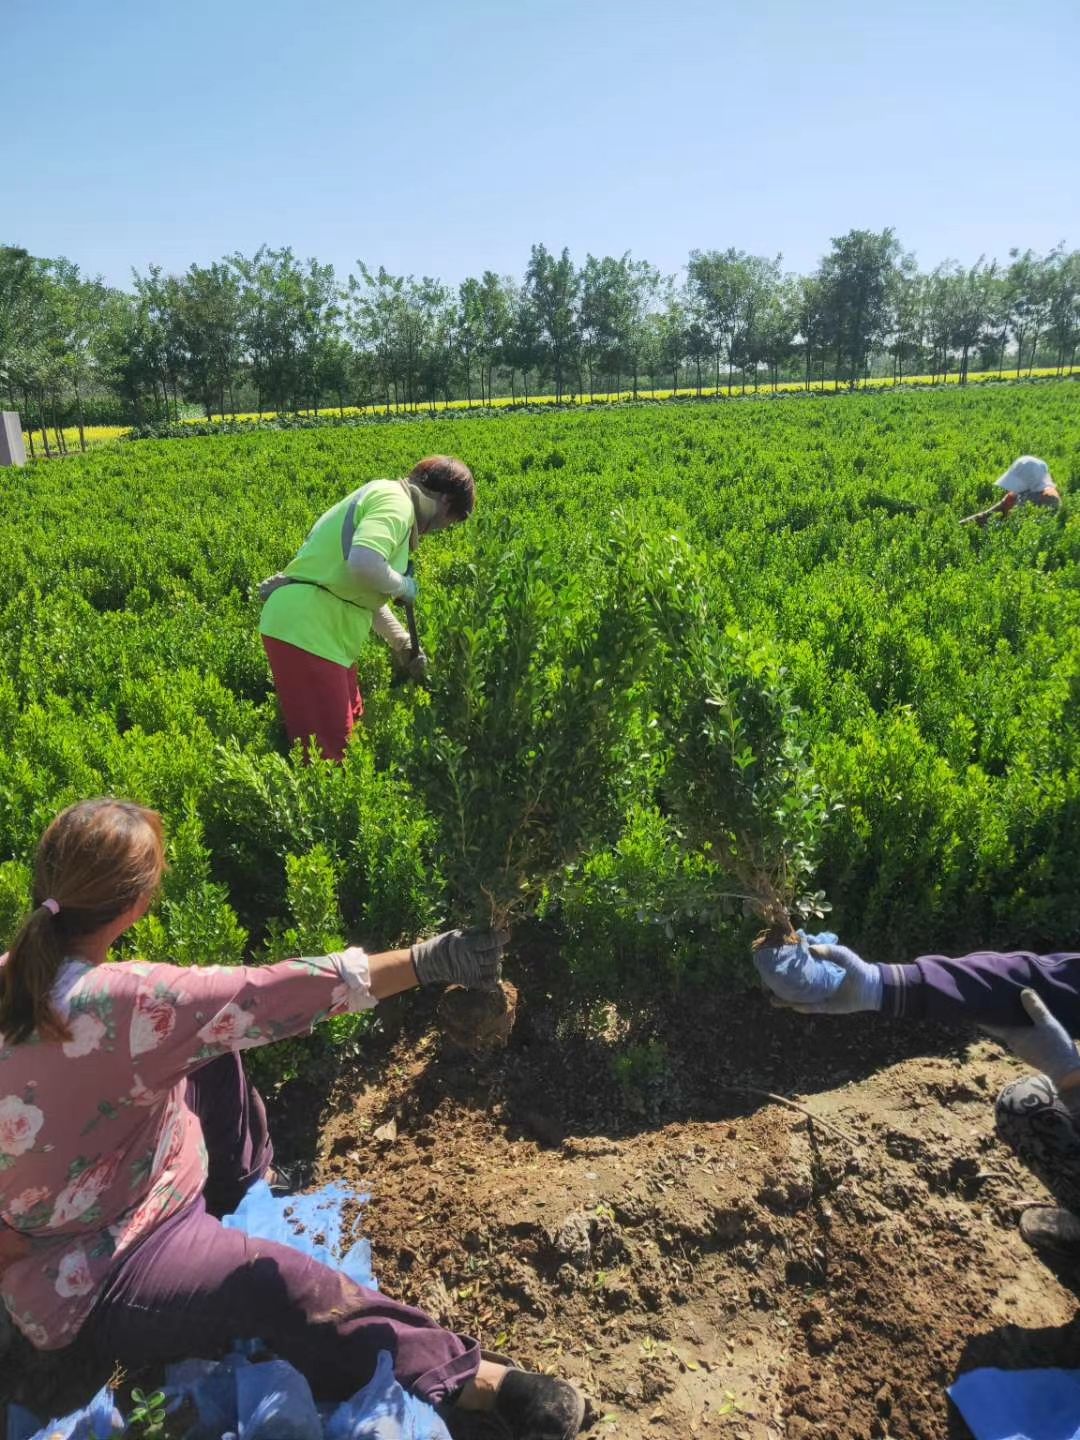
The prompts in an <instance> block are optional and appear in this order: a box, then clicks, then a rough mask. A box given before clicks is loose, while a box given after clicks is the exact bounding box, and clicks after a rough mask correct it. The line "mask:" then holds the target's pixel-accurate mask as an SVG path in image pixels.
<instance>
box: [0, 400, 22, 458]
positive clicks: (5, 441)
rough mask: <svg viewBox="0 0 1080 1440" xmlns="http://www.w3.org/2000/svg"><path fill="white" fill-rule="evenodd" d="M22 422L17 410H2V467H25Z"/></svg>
mask: <svg viewBox="0 0 1080 1440" xmlns="http://www.w3.org/2000/svg"><path fill="white" fill-rule="evenodd" d="M25 464H26V446H25V445H24V444H23V435H22V421H21V420H20V419H19V412H18V411H17V410H0V465H25Z"/></svg>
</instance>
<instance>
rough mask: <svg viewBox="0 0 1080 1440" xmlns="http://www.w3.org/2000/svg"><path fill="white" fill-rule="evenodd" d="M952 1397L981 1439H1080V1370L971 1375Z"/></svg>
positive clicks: (977, 1439)
mask: <svg viewBox="0 0 1080 1440" xmlns="http://www.w3.org/2000/svg"><path fill="white" fill-rule="evenodd" d="M949 1395H950V1397H951V1398H952V1401H953V1404H954V1405H955V1406H956V1408H957V1409H958V1410H959V1411H960V1413H961V1415H963V1417H964V1419H965V1420H966V1422H967V1424H968V1427H969V1428H970V1430H971V1433H972V1434H973V1435H974V1436H975V1440H1080V1370H1054V1369H1046V1370H997V1369H994V1368H992V1367H987V1368H986V1369H982V1370H969V1371H968V1372H967V1373H966V1374H964V1375H961V1376H960V1377H959V1378H958V1379H957V1380H955V1381H954V1382H953V1384H952V1385H950V1387H949Z"/></svg>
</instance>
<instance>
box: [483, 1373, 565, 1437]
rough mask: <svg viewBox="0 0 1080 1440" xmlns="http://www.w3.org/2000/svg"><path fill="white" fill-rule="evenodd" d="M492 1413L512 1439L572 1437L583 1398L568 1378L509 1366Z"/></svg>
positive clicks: (496, 1395) (497, 1393)
mask: <svg viewBox="0 0 1080 1440" xmlns="http://www.w3.org/2000/svg"><path fill="white" fill-rule="evenodd" d="M495 1414H496V1415H497V1416H498V1418H499V1419H500V1420H501V1421H502V1422H503V1424H504V1425H505V1426H506V1427H507V1428H508V1429H509V1431H510V1433H511V1435H513V1436H514V1440H574V1436H575V1435H576V1434H577V1433H578V1431H579V1430H580V1429H581V1422H582V1420H584V1418H585V1401H584V1400H583V1399H582V1397H581V1395H580V1393H579V1392H578V1391H577V1390H576V1389H575V1388H574V1386H573V1385H571V1384H570V1383H569V1381H567V1380H556V1379H555V1377H554V1376H553V1375H534V1374H532V1373H531V1372H530V1371H528V1370H508V1371H507V1373H506V1375H505V1376H504V1378H503V1381H502V1384H501V1385H500V1386H499V1388H498V1390H497V1392H496V1394H495Z"/></svg>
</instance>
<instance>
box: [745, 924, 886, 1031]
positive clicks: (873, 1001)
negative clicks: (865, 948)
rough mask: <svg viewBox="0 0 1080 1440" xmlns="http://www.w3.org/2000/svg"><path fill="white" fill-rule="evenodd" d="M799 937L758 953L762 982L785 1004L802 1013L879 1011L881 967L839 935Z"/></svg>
mask: <svg viewBox="0 0 1080 1440" xmlns="http://www.w3.org/2000/svg"><path fill="white" fill-rule="evenodd" d="M796 933H797V934H798V936H799V943H798V945H781V946H779V947H778V948H776V947H772V946H768V947H764V948H762V949H761V950H758V951H757V952H756V953H755V955H754V964H755V965H756V967H757V972H758V974H759V975H760V976H761V978H762V980H763V981H764V982H765V984H766V985H767V986H768V988H769V989H770V990H771V991H772V993H773V994H774V995H775V996H776V997H777V1000H778V1001H779V1003H780V1004H781V1005H785V1006H788V1007H790V1008H791V1009H792V1010H798V1011H799V1012H800V1013H801V1014H803V1015H854V1014H855V1013H857V1012H858V1011H860V1010H880V1009H881V1003H882V999H883V986H882V980H881V970H880V968H879V967H878V966H877V965H869V964H867V962H866V961H865V960H862V959H860V957H859V956H858V955H856V954H855V952H854V950H849V949H848V948H847V946H846V945H837V944H836V943H835V942H836V936H835V935H831V934H829V933H828V932H825V933H823V934H821V935H805V934H804V933H803V931H801V930H799V931H797V932H796Z"/></svg>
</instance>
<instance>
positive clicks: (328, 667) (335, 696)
mask: <svg viewBox="0 0 1080 1440" xmlns="http://www.w3.org/2000/svg"><path fill="white" fill-rule="evenodd" d="M262 642H263V649H264V650H265V651H266V658H267V659H268V660H269V661H270V673H271V674H272V675H273V677H274V688H275V689H276V690H277V693H278V699H279V700H280V701H281V713H282V716H283V718H284V720H285V733H286V734H287V735H288V737H289V744H290V745H292V744H293V743H294V742H295V741H297V740H310V739H313V740H314V742H315V744H316V745H317V746H318V749H319V751H320V753H321V754H322V756H323V758H324V759H325V760H342V759H344V756H345V746H346V745H347V743H348V740H349V736H350V735H351V734H352V731H353V726H354V725H355V724H356V722H357V721H358V720H359V719H360V717H361V716H362V715H363V713H364V697H363V696H362V695H361V694H360V687H359V686H358V685H357V683H356V666H355V665H349V666H345V665H335V664H334V662H333V660H324V659H323V658H322V656H321V655H312V653H311V652H310V650H301V649H300V648H299V646H297V645H290V644H288V642H287V641H285V640H274V639H273V638H272V637H271V636H269V635H264V636H263V637H262Z"/></svg>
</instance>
